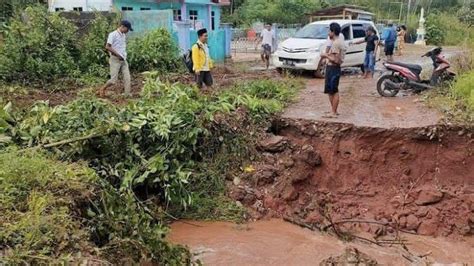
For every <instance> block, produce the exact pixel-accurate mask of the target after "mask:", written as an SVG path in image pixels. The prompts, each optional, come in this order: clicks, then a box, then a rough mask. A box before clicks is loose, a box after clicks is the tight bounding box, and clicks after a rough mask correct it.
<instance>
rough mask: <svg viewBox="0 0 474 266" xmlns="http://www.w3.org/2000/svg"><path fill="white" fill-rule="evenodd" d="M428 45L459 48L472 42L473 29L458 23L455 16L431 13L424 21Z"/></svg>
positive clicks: (473, 39)
mask: <svg viewBox="0 0 474 266" xmlns="http://www.w3.org/2000/svg"><path fill="white" fill-rule="evenodd" d="M426 38H427V42H428V43H429V44H434V45H453V46H454V45H455V46H460V45H464V44H470V43H473V42H474V28H472V27H469V25H467V24H465V23H463V22H461V21H459V19H458V18H457V17H456V16H455V15H451V14H447V13H432V14H430V15H429V16H428V17H427V19H426Z"/></svg>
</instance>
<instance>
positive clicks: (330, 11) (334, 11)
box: [308, 5, 374, 16]
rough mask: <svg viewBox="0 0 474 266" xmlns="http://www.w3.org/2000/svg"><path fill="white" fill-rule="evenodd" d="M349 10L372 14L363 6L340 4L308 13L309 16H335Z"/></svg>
mask: <svg viewBox="0 0 474 266" xmlns="http://www.w3.org/2000/svg"><path fill="white" fill-rule="evenodd" d="M344 10H345V11H349V12H352V13H358V14H364V15H374V14H373V13H371V12H368V11H367V10H364V7H360V6H355V5H340V6H335V7H331V8H325V9H320V10H318V11H315V12H312V13H309V14H308V15H311V16H337V15H340V14H342V13H343V11H344Z"/></svg>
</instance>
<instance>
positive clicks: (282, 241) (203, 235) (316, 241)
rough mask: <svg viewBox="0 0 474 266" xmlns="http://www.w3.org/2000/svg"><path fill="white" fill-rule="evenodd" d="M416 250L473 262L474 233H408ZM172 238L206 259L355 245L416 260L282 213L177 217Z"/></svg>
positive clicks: (393, 260)
mask: <svg viewBox="0 0 474 266" xmlns="http://www.w3.org/2000/svg"><path fill="white" fill-rule="evenodd" d="M402 237H403V238H404V239H405V240H407V241H408V243H409V244H408V247H409V251H410V253H412V254H413V255H415V256H416V255H421V256H423V255H426V256H424V257H423V259H420V260H419V262H418V263H420V262H421V263H422V264H421V265H424V264H425V263H426V262H431V263H434V262H437V263H443V264H450V263H459V264H462V263H466V264H469V263H472V262H474V241H473V239H472V238H469V239H465V240H462V241H453V240H451V239H446V238H431V237H422V236H413V235H403V236H402ZM169 239H170V240H171V241H172V242H174V243H179V244H183V245H187V246H188V247H189V248H190V249H191V251H192V252H193V253H194V254H195V258H196V259H199V260H201V261H202V262H203V263H204V264H205V265H318V264H319V263H320V262H321V261H323V260H325V259H327V258H329V257H336V256H339V255H340V254H343V253H344V250H345V249H346V248H348V247H353V248H356V249H357V250H359V251H360V252H361V253H364V254H366V255H367V256H368V257H370V258H372V259H374V260H376V261H377V262H378V263H379V264H382V265H413V263H414V262H410V260H408V259H407V258H405V257H408V258H409V256H410V255H409V253H407V251H405V250H403V249H402V248H401V247H399V246H396V245H395V246H393V247H387V246H385V247H379V246H376V245H371V244H365V243H361V242H352V243H347V242H343V241H341V240H338V239H337V238H335V237H332V236H329V235H327V234H323V233H319V232H314V231H311V230H308V229H303V228H301V227H299V226H296V225H293V224H290V223H287V222H284V221H282V220H278V219H272V220H261V221H257V222H253V223H249V224H242V225H237V224H233V223H226V222H196V221H192V222H190V223H183V222H176V223H174V224H173V225H172V226H171V234H170V236H169Z"/></svg>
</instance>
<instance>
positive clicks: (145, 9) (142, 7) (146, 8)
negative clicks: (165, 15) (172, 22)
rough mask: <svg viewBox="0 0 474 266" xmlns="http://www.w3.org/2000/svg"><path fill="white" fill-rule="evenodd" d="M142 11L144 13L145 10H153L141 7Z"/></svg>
mask: <svg viewBox="0 0 474 266" xmlns="http://www.w3.org/2000/svg"><path fill="white" fill-rule="evenodd" d="M140 10H142V11H144V10H151V8H149V7H140Z"/></svg>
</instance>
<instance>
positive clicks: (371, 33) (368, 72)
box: [353, 26, 379, 79]
mask: <svg viewBox="0 0 474 266" xmlns="http://www.w3.org/2000/svg"><path fill="white" fill-rule="evenodd" d="M363 42H366V43H367V46H366V47H365V60H364V78H365V79H366V78H369V77H371V78H372V77H374V72H375V55H376V54H377V48H378V44H379V37H378V36H377V34H376V33H375V29H374V28H373V27H372V26H370V27H369V28H367V36H365V39H364V40H360V41H358V42H354V43H353V44H361V43H363Z"/></svg>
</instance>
